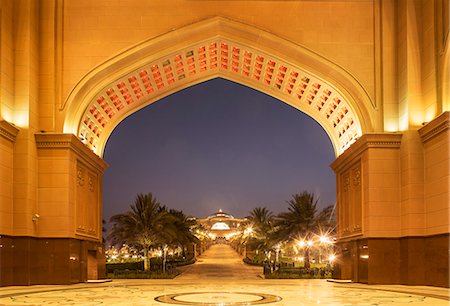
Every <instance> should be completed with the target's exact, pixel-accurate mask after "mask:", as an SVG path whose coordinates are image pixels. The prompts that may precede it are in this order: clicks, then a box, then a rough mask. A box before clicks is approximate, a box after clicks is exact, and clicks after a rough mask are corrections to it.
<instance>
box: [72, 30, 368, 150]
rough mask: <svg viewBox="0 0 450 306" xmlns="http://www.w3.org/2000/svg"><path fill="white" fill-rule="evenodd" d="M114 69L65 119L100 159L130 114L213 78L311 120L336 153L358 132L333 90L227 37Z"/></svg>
mask: <svg viewBox="0 0 450 306" xmlns="http://www.w3.org/2000/svg"><path fill="white" fill-rule="evenodd" d="M136 63H138V64H136ZM127 67H129V68H127ZM131 67H132V68H131ZM118 71H119V73H116V74H114V75H113V76H112V77H111V78H110V79H107V80H106V81H105V80H103V81H102V82H99V84H100V85H99V84H97V85H96V86H93V88H94V90H90V91H89V90H87V91H86V92H87V93H84V94H83V97H82V98H83V101H81V103H80V101H78V103H79V105H78V106H77V107H73V105H72V111H68V113H67V115H66V116H67V117H69V116H70V117H71V118H72V119H71V121H70V122H69V121H68V122H66V124H65V128H64V130H65V132H70V133H74V134H75V135H77V136H78V137H79V138H80V139H81V140H82V141H83V142H84V143H85V144H86V145H87V146H89V147H90V148H91V149H92V150H93V151H94V152H95V153H96V154H98V155H99V156H102V154H103V150H104V147H105V145H106V141H107V140H108V137H109V136H110V134H111V133H112V131H113V129H114V128H115V126H117V124H119V123H120V122H121V121H122V120H123V119H124V118H126V117H127V116H128V115H130V114H132V113H134V112H136V111H137V110H139V109H141V108H143V107H145V106H147V105H149V104H150V103H152V102H154V101H157V100H159V99H161V98H162V97H165V96H167V95H169V94H171V93H174V92H176V91H179V90H181V89H183V88H186V87H189V86H192V85H194V84H197V83H200V82H203V81H205V80H209V79H213V78H216V77H221V78H225V79H228V80H231V81H234V82H237V83H240V84H243V85H246V86H249V87H251V88H254V89H256V90H259V91H261V92H264V93H266V94H268V95H271V96H273V97H275V98H278V99H279V100H281V101H283V102H285V103H288V104H290V105H291V106H293V107H295V108H297V109H299V110H301V111H302V112H304V113H306V114H307V115H309V116H311V117H312V118H313V119H315V120H316V121H317V122H318V123H319V124H320V125H321V126H322V127H323V128H324V130H325V131H326V132H327V133H328V135H329V137H330V139H331V142H332V143H333V146H334V150H335V154H336V155H340V154H341V153H342V152H344V151H345V149H346V148H348V147H349V146H350V145H351V144H352V143H353V142H354V141H355V140H356V139H357V138H358V137H359V136H360V135H361V134H362V127H361V122H360V119H359V117H358V115H357V113H356V111H357V109H355V107H354V105H353V106H352V104H351V103H349V101H348V99H347V97H345V96H344V95H343V94H342V92H341V91H340V90H338V89H337V88H336V86H334V85H333V84H331V83H330V82H327V81H325V80H324V79H323V78H319V77H318V76H316V75H314V74H313V73H311V72H309V71H307V70H306V69H303V68H302V67H300V66H299V65H295V64H292V63H290V62H288V61H287V60H284V59H282V58H280V57H279V56H276V55H274V54H270V53H268V52H265V51H264V50H261V49H260V48H255V47H252V46H251V45H250V44H245V43H242V42H237V41H235V40H233V39H230V38H229V37H224V36H221V35H216V36H215V37H212V38H208V39H203V40H201V41H198V42H195V43H192V44H189V45H187V46H186V45H184V47H183V48H178V49H177V50H172V51H171V52H167V53H163V54H162V55H161V56H158V57H157V58H155V56H154V55H153V56H152V58H151V60H146V57H145V55H143V56H142V58H141V59H140V60H139V61H136V62H135V63H134V65H129V66H126V67H122V69H120V70H118ZM83 86H84V87H87V83H85V84H84V85H83ZM75 102H77V101H72V102H71V103H75ZM70 113H72V114H70Z"/></svg>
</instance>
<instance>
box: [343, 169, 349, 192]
mask: <svg viewBox="0 0 450 306" xmlns="http://www.w3.org/2000/svg"><path fill="white" fill-rule="evenodd" d="M349 189H350V175H349V174H348V173H347V174H346V175H345V176H344V191H348V190H349Z"/></svg>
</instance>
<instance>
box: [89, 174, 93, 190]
mask: <svg viewBox="0 0 450 306" xmlns="http://www.w3.org/2000/svg"><path fill="white" fill-rule="evenodd" d="M88 185H89V191H94V177H93V176H92V175H89V176H88Z"/></svg>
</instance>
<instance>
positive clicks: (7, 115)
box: [1, 107, 13, 122]
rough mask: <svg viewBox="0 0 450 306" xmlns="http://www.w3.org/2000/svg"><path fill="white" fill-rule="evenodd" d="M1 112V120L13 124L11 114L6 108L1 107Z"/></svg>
mask: <svg viewBox="0 0 450 306" xmlns="http://www.w3.org/2000/svg"><path fill="white" fill-rule="evenodd" d="M1 111H2V113H1V118H3V120H5V121H8V122H13V116H12V112H11V111H10V110H9V109H8V108H5V107H2V109H1Z"/></svg>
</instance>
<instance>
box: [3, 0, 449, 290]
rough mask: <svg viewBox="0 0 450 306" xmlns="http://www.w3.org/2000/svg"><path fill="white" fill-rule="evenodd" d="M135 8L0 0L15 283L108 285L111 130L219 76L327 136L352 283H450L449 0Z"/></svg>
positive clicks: (9, 243) (8, 250) (6, 182)
mask: <svg viewBox="0 0 450 306" xmlns="http://www.w3.org/2000/svg"><path fill="white" fill-rule="evenodd" d="M16 2H17V3H16ZM125 3H126V2H124V1H108V6H105V4H104V3H103V2H102V1H76V0H65V1H61V0H54V1H13V0H3V1H0V17H1V18H0V23H1V27H0V32H1V33H0V34H1V37H2V39H1V41H0V58H1V65H0V72H1V73H0V153H1V154H0V245H1V248H0V258H1V260H0V286H4V285H30V284H44V283H60V284H62V283H76V282H82V281H85V280H86V279H87V277H88V275H99V276H101V275H102V271H103V270H102V269H104V265H102V264H101V261H102V254H103V248H102V244H101V235H102V233H101V218H100V216H101V208H102V207H101V195H102V191H101V178H102V174H103V171H104V170H105V169H106V167H107V165H106V163H105V162H104V161H103V160H102V158H101V157H102V154H103V150H104V146H105V143H106V141H107V139H108V137H109V135H110V134H111V132H112V131H113V129H114V127H115V126H116V125H117V124H118V123H119V122H120V121H121V120H123V119H124V118H126V117H127V116H128V115H130V114H132V113H133V112H135V111H137V110H138V109H140V108H142V107H145V106H146V105H149V104H151V103H152V102H154V101H156V100H158V99H160V98H162V97H164V96H167V95H170V94H171V93H174V92H176V91H179V90H181V89H183V88H186V87H189V86H191V85H193V84H197V83H200V82H202V81H205V80H209V79H212V78H218V77H220V78H225V79H228V80H231V81H234V82H237V83H240V84H243V85H245V86H249V87H251V88H254V89H256V90H259V91H261V92H264V93H266V94H269V95H272V96H274V97H276V98H278V99H279V100H281V101H283V102H285V103H288V104H290V105H292V106H293V107H296V108H297V109H299V110H301V111H303V112H304V113H306V114H308V115H309V116H311V117H312V118H314V119H315V120H316V121H317V122H318V123H319V124H321V125H322V127H323V128H324V130H325V131H326V132H327V133H328V135H329V137H330V139H331V141H332V143H333V146H334V150H335V154H336V160H335V161H334V162H333V163H332V165H331V167H332V168H333V170H334V171H335V172H336V179H337V184H336V185H337V190H336V193H337V202H338V203H337V218H338V239H339V248H338V250H339V254H338V259H339V260H338V262H339V269H338V271H339V272H340V274H339V275H338V276H339V277H342V278H350V279H353V280H354V281H360V282H368V283H395V284H415V285H438V286H447V287H448V286H449V279H448V273H449V260H448V258H449V257H448V245H449V232H450V230H449V224H450V217H449V215H450V205H449V204H448V203H450V201H449V199H450V191H449V181H450V170H449V169H450V166H449V164H450V161H449V158H448V157H449V147H450V146H449V139H450V137H449V120H450V115H449V106H450V102H449V75H450V73H449V56H448V55H449V46H448V45H449V39H448V35H449V29H450V28H449V24H450V22H449V16H448V14H444V13H443V12H447V11H448V8H449V4H448V1H443V0H436V1H434V2H433V3H431V4H429V3H428V1H425V2H423V1H422V2H417V1H400V2H397V1H384V0H381V1H378V0H373V1H334V0H324V1H318V2H317V1H280V2H279V3H278V2H277V3H276V5H275V4H274V3H275V2H274V3H270V1H231V2H230V1H225V2H221V1H215V2H214V4H213V5H211V3H212V2H208V1H179V2H177V7H171V5H170V4H169V5H168V4H167V3H168V1H164V0H151V1H136V2H135V4H136V6H135V5H130V4H128V3H126V4H125ZM275 7H276V10H274V8H275ZM252 8H257V9H259V10H260V11H258V12H257V13H255V12H254V11H252ZM259 13H260V14H259ZM211 16H230V17H231V18H223V17H213V18H210V17H211ZM135 17H138V18H135ZM139 17H140V18H139ZM130 19H132V20H134V21H136V23H135V22H130ZM234 19H235V20H240V22H236V21H233V20H234ZM199 20H203V21H199ZM187 24H189V25H187ZM186 25H187V26H186ZM260 27H261V28H260ZM174 28H175V29H176V30H173V29H174ZM263 28H264V30H263ZM171 29H172V30H171ZM163 33H165V34H163ZM146 37H152V38H151V39H149V40H145V41H143V40H144V39H145V38H146ZM103 45H105V46H107V47H106V48H109V47H110V48H111V50H109V49H108V50H98V48H100V47H101V46H103ZM130 46H132V47H131V48H130ZM305 46H307V47H305ZM124 48H127V49H124ZM120 50H122V51H120ZM83 75H84V76H83ZM96 264H97V272H98V273H94V270H95V266H96ZM88 266H89V273H88ZM36 271H44V272H43V273H40V272H39V273H38V272H36Z"/></svg>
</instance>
